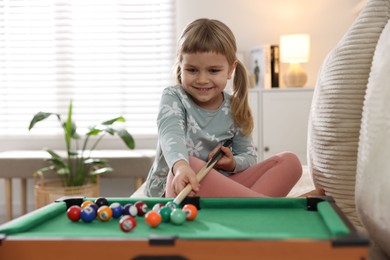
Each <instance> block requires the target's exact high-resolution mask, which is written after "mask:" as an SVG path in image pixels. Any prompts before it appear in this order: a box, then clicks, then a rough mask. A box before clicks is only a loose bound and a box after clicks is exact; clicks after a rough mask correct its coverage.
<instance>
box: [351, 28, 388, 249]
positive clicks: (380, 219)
mask: <svg viewBox="0 0 390 260" xmlns="http://www.w3.org/2000/svg"><path fill="white" fill-rule="evenodd" d="M389 50H390V22H388V23H387V25H386V27H385V29H384V30H383V32H382V34H381V36H380V38H379V41H378V45H377V47H376V50H375V55H374V59H373V63H372V67H371V73H370V77H369V80H368V85H367V94H366V97H365V101H364V108H363V118H362V124H361V131H360V142H359V150H358V164H357V176H356V207H357V210H358V214H359V217H360V218H361V221H362V222H363V224H364V226H365V228H366V229H367V231H368V233H369V235H370V237H371V238H372V239H373V240H374V241H375V243H376V244H377V245H378V246H379V247H381V248H382V250H384V251H385V252H386V253H387V255H388V256H390V246H389V245H390V202H389V198H390V52H389Z"/></svg>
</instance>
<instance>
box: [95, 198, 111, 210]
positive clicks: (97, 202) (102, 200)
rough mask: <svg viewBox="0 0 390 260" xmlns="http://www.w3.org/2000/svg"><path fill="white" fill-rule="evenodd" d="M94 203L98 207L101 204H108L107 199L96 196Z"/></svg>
mask: <svg viewBox="0 0 390 260" xmlns="http://www.w3.org/2000/svg"><path fill="white" fill-rule="evenodd" d="M95 204H96V205H97V206H98V207H99V208H100V207H101V206H108V205H109V204H108V200H107V199H106V198H104V197H100V198H97V199H96V200H95Z"/></svg>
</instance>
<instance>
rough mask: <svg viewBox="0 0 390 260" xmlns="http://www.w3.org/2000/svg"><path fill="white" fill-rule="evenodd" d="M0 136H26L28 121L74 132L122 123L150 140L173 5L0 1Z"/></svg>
mask: <svg viewBox="0 0 390 260" xmlns="http://www.w3.org/2000/svg"><path fill="white" fill-rule="evenodd" d="M0 23H1V24H0V137H4V136H5V137H7V136H14V137H15V136H16V137H23V136H28V135H45V136H48V135H56V134H59V133H62V132H60V129H59V127H58V123H57V121H55V119H54V118H53V121H48V122H42V123H41V124H40V125H37V128H38V127H39V126H40V129H39V130H38V129H37V128H34V130H33V131H32V132H31V133H28V129H27V128H28V125H29V122H30V120H31V119H32V116H33V115H34V114H35V113H37V112H39V111H44V112H56V113H61V114H62V115H64V116H66V110H67V107H68V104H69V101H70V100H73V106H74V108H73V110H74V118H75V121H76V123H77V124H78V125H77V126H78V127H79V128H80V127H87V126H88V125H91V124H95V123H97V122H101V121H104V120H108V119H112V118H115V117H117V116H124V117H125V119H126V121H127V126H126V127H127V128H128V130H129V131H130V132H131V133H132V134H133V135H138V134H140V135H155V134H156V123H155V119H156V113H157V112H158V104H159V100H160V95H161V91H162V89H163V88H164V87H166V86H168V85H170V84H172V83H173V76H172V75H173V73H172V67H173V62H174V55H175V3H174V0H131V1H129V0H2V1H0Z"/></svg>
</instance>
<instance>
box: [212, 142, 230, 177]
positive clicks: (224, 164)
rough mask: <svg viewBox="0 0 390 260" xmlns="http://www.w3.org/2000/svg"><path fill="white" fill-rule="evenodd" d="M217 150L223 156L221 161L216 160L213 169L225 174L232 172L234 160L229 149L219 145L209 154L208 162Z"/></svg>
mask: <svg viewBox="0 0 390 260" xmlns="http://www.w3.org/2000/svg"><path fill="white" fill-rule="evenodd" d="M219 149H221V150H222V152H223V153H224V155H223V156H222V158H221V159H219V160H218V162H217V163H216V164H215V166H214V167H216V168H219V169H222V170H225V171H227V172H233V171H234V169H235V168H236V160H234V157H233V153H232V151H231V150H230V148H229V147H225V146H222V145H219V146H218V147H216V148H215V149H214V150H213V151H211V153H209V160H210V158H211V157H213V156H214V154H215V153H216V152H217V151H218V150H219Z"/></svg>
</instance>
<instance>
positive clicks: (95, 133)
mask: <svg viewBox="0 0 390 260" xmlns="http://www.w3.org/2000/svg"><path fill="white" fill-rule="evenodd" d="M101 132H102V130H101V129H97V128H92V129H91V130H89V132H88V133H87V134H86V135H88V136H95V135H98V134H100V133H101Z"/></svg>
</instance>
